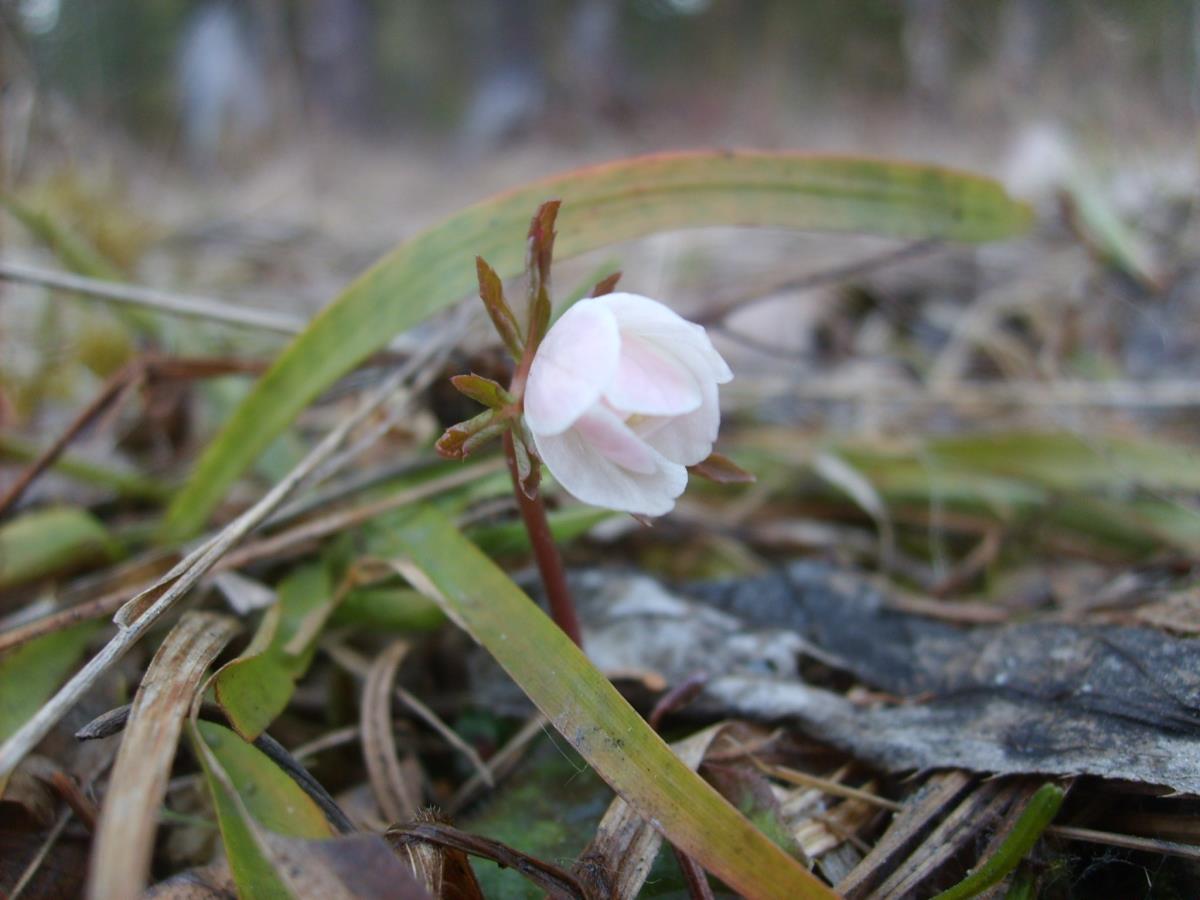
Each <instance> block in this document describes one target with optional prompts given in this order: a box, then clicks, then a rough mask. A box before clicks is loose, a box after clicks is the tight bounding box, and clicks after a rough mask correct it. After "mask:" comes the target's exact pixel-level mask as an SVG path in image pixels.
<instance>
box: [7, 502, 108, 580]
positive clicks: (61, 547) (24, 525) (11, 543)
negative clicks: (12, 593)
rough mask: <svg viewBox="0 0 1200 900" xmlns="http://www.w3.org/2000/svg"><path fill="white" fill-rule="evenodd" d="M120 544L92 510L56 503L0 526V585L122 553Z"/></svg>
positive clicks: (49, 573) (101, 560)
mask: <svg viewBox="0 0 1200 900" xmlns="http://www.w3.org/2000/svg"><path fill="white" fill-rule="evenodd" d="M121 553H122V551H121V547H120V545H119V544H118V543H117V542H116V541H115V540H114V539H113V538H112V537H111V536H110V535H109V533H108V532H107V531H106V530H105V529H104V526H103V525H101V524H100V522H99V520H98V519H96V517H95V516H93V515H92V514H91V513H89V512H88V511H87V510H84V509H78V508H76V507H73V506H56V507H50V508H49V509H39V510H36V511H34V512H30V513H26V514H25V515H23V516H20V517H19V518H16V519H13V520H12V521H10V522H6V523H5V524H4V525H3V526H0V589H3V588H7V587H12V586H13V585H17V584H23V583H25V582H27V581H33V580H34V579H36V578H43V577H45V576H47V575H54V574H56V573H58V572H63V571H67V570H69V569H77V568H79V567H80V566H85V565H89V564H91V563H97V562H108V561H111V560H114V559H116V558H118V557H119V556H121Z"/></svg>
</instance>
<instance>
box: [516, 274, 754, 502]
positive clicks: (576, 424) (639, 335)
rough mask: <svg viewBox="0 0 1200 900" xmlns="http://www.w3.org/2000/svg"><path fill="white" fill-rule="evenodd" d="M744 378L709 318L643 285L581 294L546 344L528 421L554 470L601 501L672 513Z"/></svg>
mask: <svg viewBox="0 0 1200 900" xmlns="http://www.w3.org/2000/svg"><path fill="white" fill-rule="evenodd" d="M732 378H733V373H732V372H730V370H729V366H727V365H726V364H725V360H724V359H722V358H721V355H720V354H719V353H717V351H716V350H715V349H713V346H712V342H711V341H709V339H708V335H707V334H705V332H704V329H703V328H702V327H700V326H699V325H695V324H693V323H691V322H688V321H687V320H685V319H683V318H681V317H680V316H679V315H677V314H676V313H674V312H672V311H671V310H670V309H668V308H667V307H666V306H664V305H663V304H661V303H659V302H658V301H656V300H651V299H650V298H648V297H642V296H639V295H637V294H627V293H614V294H606V295H604V296H601V297H594V298H590V299H586V300H581V301H579V302H578V303H576V304H575V305H574V306H572V307H571V308H570V309H568V310H567V312H566V313H564V314H563V316H562V318H560V319H559V320H558V321H557V322H556V323H555V324H554V326H553V327H552V328H551V329H550V331H549V332H548V333H547V334H546V337H545V339H544V340H543V341H542V343H541V345H540V346H539V347H538V350H537V353H536V355H535V356H534V358H533V364H532V366H531V368H530V370H529V380H528V382H527V384H526V387H525V398H524V403H525V422H526V425H527V426H528V429H529V432H530V433H531V434H532V436H533V440H534V445H535V446H536V448H537V452H538V455H539V456H540V457H541V458H542V461H543V462H545V463H546V465H547V466H549V467H550V472H551V474H553V475H554V477H555V478H556V479H557V480H558V482H559V484H561V485H562V486H563V488H564V489H566V490H567V491H568V492H569V493H571V494H572V495H574V496H575V497H577V498H579V499H580V500H582V501H584V502H585V503H591V504H593V505H595V506H603V507H608V508H609V509H619V510H624V511H626V512H631V513H635V514H638V515H645V516H660V515H663V514H664V513H667V512H670V511H671V509H672V508H673V507H674V506H675V499H676V498H677V497H678V496H679V495H680V494H682V493H683V490H684V488H685V487H686V486H687V467H688V466H690V465H695V464H696V463H699V462H701V461H703V460H705V459H706V458H707V457H708V455H709V453H710V452H711V451H712V446H713V442H714V441H715V440H716V437H717V428H718V426H719V425H720V417H721V411H720V406H719V404H718V401H717V385H718V384H724V383H725V382H727V381H729V380H730V379H732Z"/></svg>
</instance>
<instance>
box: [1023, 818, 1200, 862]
mask: <svg viewBox="0 0 1200 900" xmlns="http://www.w3.org/2000/svg"><path fill="white" fill-rule="evenodd" d="M1045 833H1046V834H1047V835H1051V836H1053V837H1057V838H1062V839H1063V840H1067V841H1084V842H1086V843H1089V844H1104V845H1105V846H1108V847H1123V848H1124V849H1126V850H1141V851H1143V852H1146V853H1162V854H1166V855H1167V856H1180V857H1183V858H1184V859H1192V860H1197V861H1200V847H1197V846H1195V845H1194V844H1181V843H1179V842H1178V841H1160V840H1158V839H1157V838H1147V837H1136V836H1134V835H1131V834H1115V833H1113V832H1111V831H1097V830H1095V829H1093V828H1076V827H1074V826H1073V825H1051V826H1050V827H1049V828H1047V829H1046V831H1045Z"/></svg>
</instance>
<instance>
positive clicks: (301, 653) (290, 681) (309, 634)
mask: <svg viewBox="0 0 1200 900" xmlns="http://www.w3.org/2000/svg"><path fill="white" fill-rule="evenodd" d="M334 602H335V596H334V590H333V578H332V576H331V574H330V571H329V567H328V566H327V565H325V564H323V563H313V564H311V565H306V566H301V567H300V568H298V569H296V570H295V571H294V572H292V573H291V574H290V575H288V577H287V578H285V579H284V580H283V582H282V583H281V584H280V586H279V600H278V601H277V603H276V605H275V606H274V607H272V609H271V610H269V611H268V613H267V616H266V617H264V619H263V622H262V624H261V625H260V626H259V632H258V634H256V635H255V638H254V641H253V642H252V643H251V645H250V647H248V648H247V649H246V652H244V653H243V654H242V655H241V656H240V657H238V658H237V659H235V660H233V661H231V662H229V663H226V664H225V665H224V666H222V667H221V670H220V671H219V672H217V674H216V675H215V676H214V678H213V689H214V691H215V694H216V698H217V702H218V703H219V704H220V705H221V708H222V709H223V710H224V711H225V715H226V716H227V717H228V718H229V722H230V724H231V725H233V727H234V728H235V729H236V730H237V732H238V733H239V734H240V735H242V737H244V738H247V739H248V740H253V739H254V738H256V737H258V736H259V735H260V734H261V733H262V732H263V731H264V730H265V729H266V728H267V726H268V725H270V724H271V722H272V721H273V720H274V719H275V717H276V716H278V715H279V714H280V713H281V712H283V710H284V709H285V708H286V707H287V704H288V701H289V700H290V699H291V696H292V691H293V690H294V688H295V684H296V681H297V679H299V678H300V676H302V675H303V674H304V673H305V672H306V671H307V670H308V665H309V663H310V662H311V660H312V656H313V650H314V642H315V640H316V638H317V636H318V635H319V634H320V626H321V625H323V624H324V622H325V620H326V619H328V617H329V614H330V613H331V612H332V611H333V606H334ZM302 631H303V633H301V632H302ZM298 636H299V639H300V642H301V643H302V645H303V646H299V647H292V646H291V644H292V642H293V641H294V640H296V639H297V637H298Z"/></svg>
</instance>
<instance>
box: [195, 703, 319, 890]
mask: <svg viewBox="0 0 1200 900" xmlns="http://www.w3.org/2000/svg"><path fill="white" fill-rule="evenodd" d="M189 733H190V734H191V738H192V746H193V749H194V750H195V752H196V757H197V758H198V759H199V760H200V765H201V767H202V768H203V769H204V775H205V780H206V781H207V783H208V788H209V791H210V792H211V793H212V798H213V806H214V807H215V808H216V813H217V824H218V825H219V826H220V829H221V840H222V842H223V843H224V845H225V854H226V856H228V858H229V867H230V869H231V870H232V871H233V877H234V880H235V881H236V882H237V887H238V895H239V896H241V897H244V898H259V897H271V898H276V897H291V896H292V892H291V891H289V890H288V888H287V886H286V883H285V882H284V880H283V879H282V878H281V877H280V875H279V874H278V873H277V872H276V870H275V866H274V865H273V864H272V862H271V858H270V856H269V855H268V853H269V851H268V849H267V848H266V847H265V846H264V842H263V840H262V835H261V832H260V826H261V828H266V829H268V830H270V831H273V832H276V833H277V834H281V835H285V836H288V837H297V838H309V839H314V838H327V837H331V836H332V834H333V832H332V829H331V828H330V827H329V823H328V822H327V821H326V819H325V816H324V814H323V813H322V812H321V810H320V809H319V808H318V807H317V805H316V804H315V803H314V802H313V801H312V799H311V798H310V797H309V796H308V795H307V794H306V793H304V791H302V790H301V789H300V788H299V787H298V786H297V784H296V783H295V782H294V781H292V779H291V778H290V777H289V776H288V775H287V774H286V773H285V772H284V771H283V770H281V769H280V768H279V767H278V766H277V765H275V763H273V762H271V760H270V759H268V758H267V756H266V755H265V754H264V753H262V752H261V751H260V750H258V749H257V748H256V747H254V746H253V745H251V744H247V743H246V742H245V741H243V740H242V739H241V738H240V737H238V736H237V734H236V733H234V732H232V731H230V730H229V729H228V728H224V727H223V726H221V725H217V724H214V723H212V722H198V723H195V724H192V725H191V727H190V732H189Z"/></svg>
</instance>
